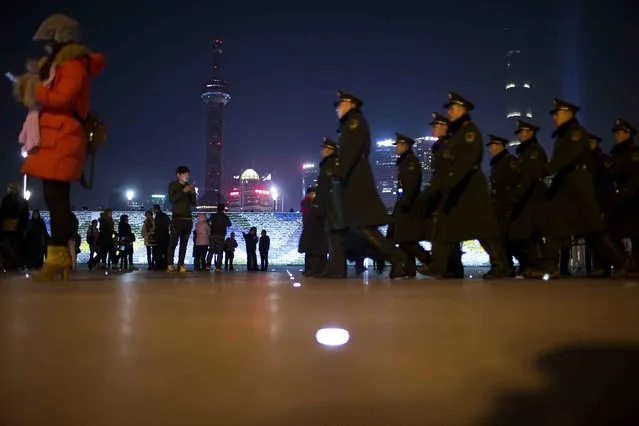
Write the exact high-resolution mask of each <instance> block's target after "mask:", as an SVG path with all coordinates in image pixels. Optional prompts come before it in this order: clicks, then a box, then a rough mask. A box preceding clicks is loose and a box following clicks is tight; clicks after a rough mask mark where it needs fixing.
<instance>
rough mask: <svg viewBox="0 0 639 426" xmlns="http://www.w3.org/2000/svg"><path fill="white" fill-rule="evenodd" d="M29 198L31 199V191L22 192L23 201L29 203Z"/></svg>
mask: <svg viewBox="0 0 639 426" xmlns="http://www.w3.org/2000/svg"><path fill="white" fill-rule="evenodd" d="M29 198H31V191H24V199H25V200H27V201H29Z"/></svg>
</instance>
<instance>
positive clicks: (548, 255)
mask: <svg viewBox="0 0 639 426" xmlns="http://www.w3.org/2000/svg"><path fill="white" fill-rule="evenodd" d="M578 111H579V107H578V106H576V105H573V104H571V103H568V102H566V101H563V100H560V99H555V100H554V107H553V109H552V110H551V111H550V113H551V114H552V116H553V121H554V122H555V125H556V126H557V130H555V132H554V133H553V136H554V137H555V143H554V147H553V154H552V158H551V160H550V161H549V162H548V164H547V165H546V169H545V175H546V176H552V175H554V177H553V178H552V183H551V185H550V188H548V194H547V203H546V206H545V208H544V237H546V241H545V247H544V250H543V259H544V264H543V265H544V266H543V269H541V270H536V271H533V272H532V273H531V274H529V276H528V278H534V279H539V278H543V277H544V276H546V275H548V276H549V277H550V278H557V277H558V276H559V270H558V263H559V259H558V256H559V250H560V249H561V246H562V244H564V241H565V240H566V239H568V238H570V237H571V236H572V235H579V236H586V237H587V238H591V239H592V241H593V244H594V248H595V251H596V254H597V256H600V259H602V260H603V261H608V262H610V263H612V264H613V265H614V267H615V270H614V273H613V277H614V278H621V277H624V276H625V275H626V273H627V269H626V262H625V258H624V255H623V252H622V251H621V250H620V248H619V247H618V245H617V244H615V242H614V241H613V239H612V238H610V235H609V234H608V233H607V232H605V224H604V221H603V218H602V217H601V212H600V211H599V205H598V204H597V197H596V195H595V187H594V184H593V180H592V174H591V172H590V170H588V164H590V142H589V141H588V132H587V131H586V130H585V129H584V128H583V127H582V126H581V124H579V121H578V120H577V118H576V113H577V112H578Z"/></svg>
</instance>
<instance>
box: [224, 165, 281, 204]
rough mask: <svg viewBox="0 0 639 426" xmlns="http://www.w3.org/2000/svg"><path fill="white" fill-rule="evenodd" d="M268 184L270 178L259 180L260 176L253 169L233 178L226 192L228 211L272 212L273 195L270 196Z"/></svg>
mask: <svg viewBox="0 0 639 426" xmlns="http://www.w3.org/2000/svg"><path fill="white" fill-rule="evenodd" d="M267 177H269V176H267ZM270 183H271V181H270V178H269V179H262V178H260V175H259V174H257V172H256V171H255V170H253V169H246V170H244V171H242V173H240V174H239V175H237V176H233V185H232V187H231V190H230V191H229V192H228V197H226V199H227V207H228V209H229V211H236V212H241V211H245V212H269V211H273V198H272V197H273V194H271V186H270Z"/></svg>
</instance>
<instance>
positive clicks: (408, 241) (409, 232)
mask: <svg viewBox="0 0 639 426" xmlns="http://www.w3.org/2000/svg"><path fill="white" fill-rule="evenodd" d="M413 145H415V140H414V139H412V138H410V137H408V136H405V135H402V134H400V133H395V146H396V152H397V154H399V158H398V159H397V168H398V169H399V170H398V172H397V201H396V202H395V206H394V207H393V222H392V223H391V224H390V225H389V226H388V237H389V238H390V239H391V240H392V241H393V243H395V244H398V245H399V248H400V249H402V250H403V251H404V252H406V254H408V262H407V263H406V274H407V275H408V276H410V277H414V276H416V275H417V270H416V264H415V259H418V260H419V261H420V262H421V263H430V260H431V259H430V253H428V252H427V251H426V250H424V249H423V248H422V246H420V245H419V242H420V241H422V240H424V239H425V235H424V220H423V216H424V204H423V197H422V196H421V195H422V194H421V187H422V167H421V164H420V163H419V160H418V159H417V157H416V156H415V153H414V152H413Z"/></svg>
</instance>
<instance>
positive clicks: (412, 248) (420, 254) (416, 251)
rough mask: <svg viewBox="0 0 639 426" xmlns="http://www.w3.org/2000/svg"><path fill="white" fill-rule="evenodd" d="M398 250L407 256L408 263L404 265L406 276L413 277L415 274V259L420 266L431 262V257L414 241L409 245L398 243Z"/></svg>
mask: <svg viewBox="0 0 639 426" xmlns="http://www.w3.org/2000/svg"><path fill="white" fill-rule="evenodd" d="M399 248H400V249H402V250H404V252H406V254H408V262H407V264H406V275H408V276H411V277H414V276H415V275H416V274H417V265H416V264H415V259H417V260H419V261H420V263H421V264H423V265H428V264H430V263H431V262H432V256H431V254H430V253H429V252H427V251H426V250H424V248H423V247H422V246H421V245H420V244H419V243H418V242H416V241H413V242H410V243H400V244H399Z"/></svg>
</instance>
